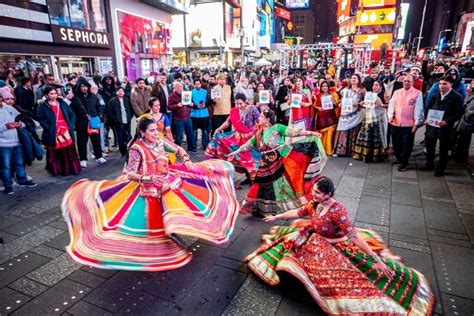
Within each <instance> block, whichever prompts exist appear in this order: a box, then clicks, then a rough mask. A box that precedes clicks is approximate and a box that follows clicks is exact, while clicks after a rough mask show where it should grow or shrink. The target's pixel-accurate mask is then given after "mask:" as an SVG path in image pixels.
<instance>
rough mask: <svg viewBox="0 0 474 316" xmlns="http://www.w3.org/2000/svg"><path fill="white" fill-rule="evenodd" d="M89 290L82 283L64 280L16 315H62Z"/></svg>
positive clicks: (26, 305)
mask: <svg viewBox="0 0 474 316" xmlns="http://www.w3.org/2000/svg"><path fill="white" fill-rule="evenodd" d="M89 292H90V289H89V288H88V287H86V286H84V285H82V284H79V283H76V282H73V281H71V280H63V281H61V282H59V283H58V284H56V285H55V286H54V287H52V288H50V289H49V290H47V291H45V292H43V294H41V295H40V296H38V297H36V298H34V299H33V300H31V301H30V302H28V303H27V304H25V305H24V306H23V307H22V308H20V309H19V310H18V311H17V312H15V314H14V315H25V316H31V315H52V314H57V315H60V314H61V313H62V312H64V311H66V309H68V308H69V307H70V306H71V305H73V304H75V303H76V302H78V301H80V300H81V299H82V298H83V297H84V296H85V295H87V293H89Z"/></svg>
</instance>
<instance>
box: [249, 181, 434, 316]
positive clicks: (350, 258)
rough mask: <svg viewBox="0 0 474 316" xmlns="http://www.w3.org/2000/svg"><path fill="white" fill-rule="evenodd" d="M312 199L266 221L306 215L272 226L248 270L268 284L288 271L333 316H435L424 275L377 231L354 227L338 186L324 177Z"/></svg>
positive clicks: (275, 282) (317, 184)
mask: <svg viewBox="0 0 474 316" xmlns="http://www.w3.org/2000/svg"><path fill="white" fill-rule="evenodd" d="M312 194H313V197H312V200H311V201H310V202H309V203H308V204H307V205H306V207H303V208H301V209H299V210H292V211H289V212H286V213H283V214H279V215H276V216H267V217H266V218H265V221H267V222H271V221H274V220H277V219H290V218H298V217H305V216H308V215H309V220H308V219H300V220H297V221H294V222H293V223H292V225H291V226H290V227H288V226H276V227H273V228H272V229H271V231H270V234H269V235H264V236H263V238H262V245H261V247H260V248H259V249H257V250H256V251H255V252H253V253H252V254H250V255H249V256H247V258H246V260H247V261H248V264H249V267H250V269H251V270H253V271H254V272H255V273H256V274H257V275H258V276H259V277H260V278H262V279H263V280H264V281H265V282H266V283H268V284H269V285H276V284H278V283H280V279H279V277H278V274H277V271H281V270H283V271H286V272H288V273H290V274H292V275H293V276H295V277H296V278H297V279H299V280H300V281H301V282H303V284H304V285H305V287H306V289H307V290H308V291H309V292H310V294H311V296H312V297H313V298H314V300H315V301H316V302H317V303H318V304H319V306H321V308H322V309H323V310H324V312H326V313H327V314H330V315H431V311H432V309H433V304H434V297H433V292H432V291H431V289H430V286H429V284H428V281H427V280H426V278H425V276H423V275H422V274H421V273H420V272H418V271H416V270H414V269H412V268H409V267H407V266H405V265H404V264H403V263H402V261H401V259H400V258H399V257H397V256H395V255H393V254H392V253H391V252H390V251H389V250H388V249H387V247H386V245H385V244H384V243H383V240H382V239H381V238H380V237H379V236H378V235H377V234H376V233H375V232H373V231H370V230H363V229H356V228H354V227H353V225H352V223H351V221H350V219H349V216H348V214H347V211H346V209H345V207H344V205H342V203H340V202H339V201H337V200H336V199H335V198H334V184H333V183H332V181H331V180H330V179H329V178H326V177H321V178H320V179H319V180H318V181H317V182H316V183H315V184H314V186H313V191H312Z"/></svg>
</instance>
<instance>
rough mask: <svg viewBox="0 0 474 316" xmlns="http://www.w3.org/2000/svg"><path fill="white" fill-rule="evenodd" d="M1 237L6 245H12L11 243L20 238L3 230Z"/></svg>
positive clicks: (0, 231)
mask: <svg viewBox="0 0 474 316" xmlns="http://www.w3.org/2000/svg"><path fill="white" fill-rule="evenodd" d="M0 236H1V237H2V239H3V242H4V243H5V244H7V243H10V242H12V241H14V240H15V239H17V238H18V236H17V235H13V234H10V233H7V232H4V231H3V230H0Z"/></svg>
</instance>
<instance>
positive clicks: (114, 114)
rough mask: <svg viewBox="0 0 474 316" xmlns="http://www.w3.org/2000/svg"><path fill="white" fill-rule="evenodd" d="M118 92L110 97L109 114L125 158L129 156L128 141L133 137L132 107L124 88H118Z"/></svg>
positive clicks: (121, 152)
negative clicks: (131, 126) (131, 124)
mask: <svg viewBox="0 0 474 316" xmlns="http://www.w3.org/2000/svg"><path fill="white" fill-rule="evenodd" d="M116 94H117V96H116V97H113V98H112V99H110V101H109V103H108V105H107V115H108V117H109V119H110V124H111V125H112V126H113V128H114V129H115V131H116V133H117V143H118V146H119V150H120V154H121V155H122V158H123V157H126V156H127V143H128V142H129V141H130V139H131V138H132V137H131V131H130V123H131V121H132V107H131V105H130V100H129V99H128V98H127V97H125V89H124V88H122V87H120V88H118V89H117V91H116Z"/></svg>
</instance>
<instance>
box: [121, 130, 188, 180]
mask: <svg viewBox="0 0 474 316" xmlns="http://www.w3.org/2000/svg"><path fill="white" fill-rule="evenodd" d="M165 148H167V149H169V150H171V151H172V152H173V153H175V154H177V153H178V151H179V149H180V147H179V146H178V145H176V144H175V143H172V142H170V141H169V140H167V139H165V138H162V139H160V140H158V141H157V146H156V152H155V154H156V155H167V153H166V149H165ZM150 150H151V149H150ZM142 162H143V157H142V154H141V153H140V152H139V151H138V150H136V149H134V148H130V151H129V153H128V164H127V167H126V172H127V173H130V172H133V173H138V174H143V166H142Z"/></svg>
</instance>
